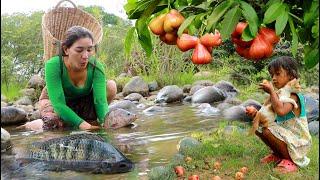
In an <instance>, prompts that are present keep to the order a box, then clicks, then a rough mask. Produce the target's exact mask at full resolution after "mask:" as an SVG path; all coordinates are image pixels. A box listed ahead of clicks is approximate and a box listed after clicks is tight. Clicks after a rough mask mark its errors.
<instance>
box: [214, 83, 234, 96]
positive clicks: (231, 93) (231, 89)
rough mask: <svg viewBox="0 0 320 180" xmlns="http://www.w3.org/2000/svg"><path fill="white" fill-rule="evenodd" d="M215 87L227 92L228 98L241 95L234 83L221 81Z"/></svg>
mask: <svg viewBox="0 0 320 180" xmlns="http://www.w3.org/2000/svg"><path fill="white" fill-rule="evenodd" d="M214 86H215V87H217V88H218V89H220V90H222V91H224V92H226V94H227V95H228V97H235V96H236V95H238V94H239V90H238V89H237V88H235V87H234V86H233V84H232V83H230V82H228V81H224V80H221V81H219V82H217V83H216V84H215V85H214Z"/></svg>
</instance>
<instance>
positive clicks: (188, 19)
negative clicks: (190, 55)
mask: <svg viewBox="0 0 320 180" xmlns="http://www.w3.org/2000/svg"><path fill="white" fill-rule="evenodd" d="M195 17H196V15H192V16H189V17H188V18H187V19H186V20H185V21H183V23H182V24H181V26H180V27H179V30H178V36H179V37H180V36H181V34H182V33H183V31H184V30H185V29H186V28H187V27H188V26H189V25H190V24H191V23H192V21H193V20H194V18H195Z"/></svg>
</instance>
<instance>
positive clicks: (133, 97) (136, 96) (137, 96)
mask: <svg viewBox="0 0 320 180" xmlns="http://www.w3.org/2000/svg"><path fill="white" fill-rule="evenodd" d="M141 98H143V96H142V95H141V94H139V93H131V94H129V95H128V96H126V97H125V98H124V100H129V101H139V100H140V99H141Z"/></svg>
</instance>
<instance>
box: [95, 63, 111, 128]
mask: <svg viewBox="0 0 320 180" xmlns="http://www.w3.org/2000/svg"><path fill="white" fill-rule="evenodd" d="M104 72H105V69H104V67H103V65H102V64H101V63H100V62H98V61H97V62H96V70H95V71H94V75H93V99H94V105H95V109H96V113H97V116H98V122H99V124H100V125H102V124H104V120H105V116H106V114H107V113H108V112H109V106H108V102H107V88H106V77H105V73H104Z"/></svg>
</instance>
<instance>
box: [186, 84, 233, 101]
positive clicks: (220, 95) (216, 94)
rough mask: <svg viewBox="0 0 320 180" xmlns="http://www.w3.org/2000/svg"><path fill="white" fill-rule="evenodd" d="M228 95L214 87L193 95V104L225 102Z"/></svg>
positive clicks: (205, 88)
mask: <svg viewBox="0 0 320 180" xmlns="http://www.w3.org/2000/svg"><path fill="white" fill-rule="evenodd" d="M226 97H227V95H226V93H225V92H223V91H221V90H220V89H218V88H216V87H214V86H208V87H204V88H202V89H199V90H198V91H196V92H195V93H194V94H193V95H192V100H191V101H192V103H214V102H219V101H223V100H225V99H226Z"/></svg>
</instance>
